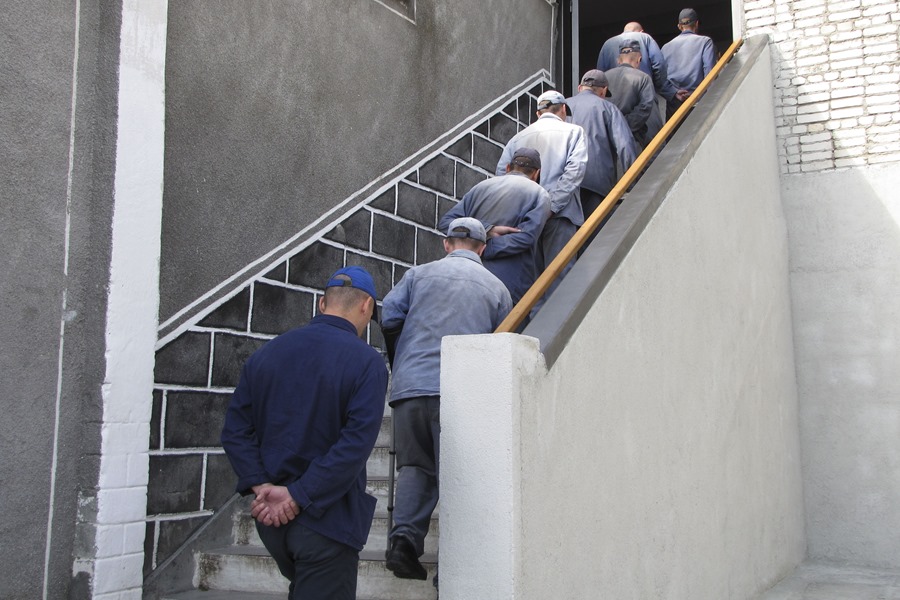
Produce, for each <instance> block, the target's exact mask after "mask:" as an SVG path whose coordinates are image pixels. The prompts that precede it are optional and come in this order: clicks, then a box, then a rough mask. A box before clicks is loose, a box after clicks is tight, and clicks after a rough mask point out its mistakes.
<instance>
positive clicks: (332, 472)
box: [222, 267, 388, 600]
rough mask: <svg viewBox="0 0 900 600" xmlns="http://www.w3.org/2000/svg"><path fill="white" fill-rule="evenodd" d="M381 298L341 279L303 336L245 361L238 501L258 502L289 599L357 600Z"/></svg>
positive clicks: (235, 429) (297, 333) (378, 388)
mask: <svg viewBox="0 0 900 600" xmlns="http://www.w3.org/2000/svg"><path fill="white" fill-rule="evenodd" d="M376 296H377V295H376V292H375V284H374V282H373V281H372V277H371V276H370V275H369V273H367V272H366V271H365V269H363V268H362V267H345V268H343V269H340V270H339V271H337V272H336V273H335V274H334V275H333V276H332V277H331V279H329V281H328V283H327V284H326V288H325V294H324V296H323V297H322V298H320V299H319V314H318V315H317V316H316V317H314V318H313V319H312V321H311V322H310V323H309V324H308V325H307V326H305V327H301V328H299V329H294V330H292V331H289V332H288V333H285V334H283V335H280V336H278V337H277V338H275V339H274V340H272V341H270V342H268V343H267V344H266V345H265V346H263V347H262V348H260V349H259V350H258V351H257V352H256V353H254V354H253V356H251V357H250V358H249V359H248V360H247V362H246V363H245V364H244V368H243V370H242V371H241V378H240V382H239V383H238V386H237V388H236V389H235V391H234V396H233V397H232V400H231V404H230V405H229V407H228V411H227V412H226V415H225V426H224V428H223V430H222V446H223V447H224V448H225V452H226V454H227V455H228V459H229V461H230V462H231V466H232V467H233V468H234V471H235V473H236V474H237V476H238V483H237V491H238V492H239V493H241V494H250V493H253V494H255V495H256V498H255V499H254V501H253V505H252V514H253V516H254V517H255V518H256V520H257V531H258V532H259V536H260V538H261V539H262V541H263V544H265V546H266V548H267V549H268V550H269V553H270V554H271V555H272V557H273V558H274V559H275V561H276V563H277V564H278V568H279V570H280V571H281V573H282V574H283V575H284V576H285V577H286V578H288V579H289V580H290V581H291V586H290V598H291V599H292V600H294V599H301V598H302V599H303V600H310V599H322V600H326V599H327V600H335V599H341V600H353V599H355V598H356V574H357V567H358V564H359V551H360V550H361V549H362V547H363V545H364V544H365V542H366V537H367V536H368V533H369V528H370V527H371V524H372V516H373V514H374V512H375V498H373V497H372V496H369V495H368V494H366V460H367V459H368V457H369V454H371V452H372V448H373V447H374V445H375V439H376V437H377V436H378V430H379V428H380V427H381V421H382V418H383V416H384V401H385V394H386V391H387V382H388V374H387V368H386V367H385V364H384V359H383V358H382V357H381V355H380V354H379V353H378V352H377V351H375V350H374V349H373V348H372V347H370V346H369V345H368V344H366V342H364V341H363V340H362V339H360V338H361V336H362V334H363V332H364V331H365V328H366V325H367V324H368V322H369V320H370V319H371V317H372V315H373V313H374V310H375V298H376Z"/></svg>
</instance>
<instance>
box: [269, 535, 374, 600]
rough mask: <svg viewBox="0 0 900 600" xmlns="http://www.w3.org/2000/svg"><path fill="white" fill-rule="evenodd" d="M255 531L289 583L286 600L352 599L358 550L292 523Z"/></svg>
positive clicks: (354, 588) (353, 596)
mask: <svg viewBox="0 0 900 600" xmlns="http://www.w3.org/2000/svg"><path fill="white" fill-rule="evenodd" d="M256 530H257V531H258V532H259V537H260V539H261V540H262V542H263V544H264V545H265V547H266V549H267V550H268V551H269V554H271V555H272V558H274V559H275V562H276V564H277V565H278V570H279V571H281V574H282V575H284V576H285V577H286V578H287V579H288V580H290V582H291V586H290V595H289V596H288V598H289V599H290V600H355V599H356V574H357V569H358V566H359V551H358V550H356V548H351V547H350V546H347V545H346V544H342V543H340V542H336V541H334V540H332V539H331V538H327V537H325V536H324V535H320V534H318V533H316V532H315V531H313V530H311V529H308V528H306V527H304V526H303V525H301V524H300V523H298V522H297V520H296V519H295V520H293V521H291V522H290V523H288V524H287V525H282V526H281V527H267V526H266V525H262V524H260V523H259V522H257V523H256Z"/></svg>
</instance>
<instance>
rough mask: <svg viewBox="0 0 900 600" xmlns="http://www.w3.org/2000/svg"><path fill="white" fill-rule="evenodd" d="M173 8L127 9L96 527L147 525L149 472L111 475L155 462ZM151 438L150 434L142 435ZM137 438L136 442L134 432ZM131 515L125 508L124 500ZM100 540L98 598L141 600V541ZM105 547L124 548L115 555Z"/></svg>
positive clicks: (154, 2) (126, 4)
mask: <svg viewBox="0 0 900 600" xmlns="http://www.w3.org/2000/svg"><path fill="white" fill-rule="evenodd" d="M167 12H168V2H167V0H123V3H122V21H121V29H120V31H119V36H120V46H119V68H118V74H119V81H118V84H119V87H118V107H117V118H118V121H117V126H116V132H117V137H116V163H115V175H114V184H113V211H112V227H111V252H110V266H109V284H108V290H109V291H108V301H107V309H106V338H105V357H106V372H105V374H104V380H103V385H102V389H101V395H102V402H103V423H102V426H101V450H100V478H99V482H98V490H97V516H96V522H95V523H93V524H89V525H94V526H96V527H100V526H109V525H115V526H120V527H127V526H129V525H135V524H143V523H144V522H145V519H146V513H147V506H146V500H145V501H144V502H143V506H140V507H139V506H132V503H133V502H134V501H136V500H137V498H143V499H146V494H147V473H139V474H138V473H134V474H132V473H129V475H128V479H127V480H125V483H124V485H122V483H121V478H117V477H114V476H111V473H110V469H111V468H113V467H112V465H114V464H115V461H116V459H117V458H119V459H120V458H121V457H122V456H125V457H132V456H146V455H148V450H149V429H150V420H151V411H152V404H153V403H152V402H151V398H152V396H153V364H154V347H155V342H156V327H157V315H158V312H159V259H160V248H161V241H160V239H161V230H162V189H163V155H164V152H163V150H164V142H165V58H166V52H165V51H166V27H167ZM145 431H146V435H142V434H143V433H144V432H145ZM133 432H137V434H135V433H133ZM124 499H127V504H128V506H127V507H126V508H123V506H122V504H123V500H124ZM111 538H112V536H109V537H99V536H98V537H97V540H96V542H95V543H96V547H95V549H94V554H93V556H91V557H82V560H80V561H79V566H85V565H84V563H85V562H86V561H85V560H84V559H85V558H86V559H87V562H89V563H90V567H89V568H90V571H91V572H92V573H93V577H92V581H91V588H92V592H93V594H95V595H98V594H113V595H122V596H125V595H133V594H135V593H139V591H140V589H141V588H142V586H143V573H142V563H143V560H142V557H143V553H144V540H143V537H142V536H131V537H128V538H127V539H126V540H124V541H123V540H121V539H118V540H116V539H111ZM106 544H117V545H116V546H115V548H113V547H109V548H107V547H105V545H106Z"/></svg>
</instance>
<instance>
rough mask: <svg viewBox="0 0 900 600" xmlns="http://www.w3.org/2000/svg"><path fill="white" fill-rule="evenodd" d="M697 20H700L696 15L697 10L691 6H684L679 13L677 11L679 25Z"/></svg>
mask: <svg viewBox="0 0 900 600" xmlns="http://www.w3.org/2000/svg"><path fill="white" fill-rule="evenodd" d="M698 20H700V17H699V16H698V15H697V11H696V10H694V9H693V8H685V9H684V10H682V11H681V12H680V13H678V24H679V25H690V24H691V23H696V22H697V21H698Z"/></svg>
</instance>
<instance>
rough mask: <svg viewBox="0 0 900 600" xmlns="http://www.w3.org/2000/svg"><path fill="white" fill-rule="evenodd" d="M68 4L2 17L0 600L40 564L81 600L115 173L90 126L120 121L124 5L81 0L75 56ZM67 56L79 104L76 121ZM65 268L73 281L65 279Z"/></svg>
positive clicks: (40, 570)
mask: <svg viewBox="0 0 900 600" xmlns="http://www.w3.org/2000/svg"><path fill="white" fill-rule="evenodd" d="M75 6H76V4H75V2H74V1H65V2H58V1H57V2H49V1H46V0H45V1H39V2H12V1H4V2H2V7H0V12H2V14H3V19H2V30H3V35H2V36H0V53H2V55H3V57H4V58H3V61H2V64H0V93H2V100H0V194H2V200H0V210H2V219H0V257H2V258H0V265H2V267H0V268H2V271H0V339H2V340H3V344H2V346H0V373H2V374H3V376H2V377H0V398H2V402H3V419H0V455H2V457H3V459H2V461H0V481H2V482H3V485H2V486H0V490H2V491H0V494H2V495H0V509H2V511H3V514H4V515H5V518H4V519H3V520H2V522H0V539H2V540H4V541H3V544H2V551H0V597H2V598H4V599H19V598H22V599H24V598H35V597H38V596H39V595H40V593H41V592H40V590H41V588H42V586H43V580H44V572H45V564H46V565H49V575H48V583H49V596H50V597H51V598H61V597H64V596H65V595H66V594H67V593H70V594H72V595H73V596H72V597H79V595H78V594H79V592H78V591H77V588H78V586H77V585H76V586H74V587H73V586H72V585H71V582H70V579H71V573H72V556H73V551H74V548H75V541H74V540H75V537H76V536H75V520H76V507H77V498H78V490H79V489H88V488H91V487H92V486H93V485H94V484H95V483H96V473H97V457H96V454H97V452H98V448H99V430H98V428H97V427H96V426H93V425H90V423H92V422H96V421H97V419H98V417H99V408H98V402H99V384H100V380H101V378H102V376H103V364H104V363H103V319H104V313H105V304H104V297H105V294H104V289H105V287H104V282H105V279H104V276H105V271H106V268H107V267H106V266H107V264H108V250H107V248H108V227H109V216H110V215H109V206H110V200H109V198H110V197H111V175H110V174H111V164H112V156H111V152H112V144H111V142H110V139H111V135H112V132H110V131H109V129H108V128H107V126H106V124H107V123H108V122H109V121H108V120H107V119H104V118H98V116H99V115H114V114H115V103H114V97H113V96H112V95H111V94H114V91H115V89H114V88H115V76H114V73H115V70H114V68H113V69H112V70H110V67H109V65H110V62H112V64H113V65H114V64H116V58H117V56H116V54H117V43H118V42H117V40H118V30H117V18H118V17H117V15H118V14H119V12H120V8H119V6H120V3H119V2H118V1H102V0H82V2H81V32H80V42H79V43H78V45H77V46H76V33H75V32H76V11H75ZM109 15H112V17H109ZM76 56H77V57H78V65H79V70H78V84H77V90H78V102H77V109H76V110H75V111H74V113H73V111H72V89H73V81H74V80H73V64H74V61H75V57H76ZM101 74H105V75H101ZM73 124H74V127H75V136H74V140H75V141H74V146H73V149H74V154H73V156H74V160H73V163H72V166H73V168H72V170H71V186H70V189H71V194H70V198H71V210H70V222H69V223H70V224H69V227H68V231H69V238H68V239H69V242H68V245H67V244H66V230H67V225H66V203H67V185H68V182H69V176H70V169H69V147H70V132H71V130H72V125H73ZM66 256H68V275H65V274H64V262H65V259H66ZM64 294H66V296H67V303H66V315H65V316H66V323H65V327H64V334H63V339H64V344H62V346H61V343H60V337H61V336H60V323H61V320H62V319H63V317H64V313H63V308H62V307H63V295H64ZM61 347H62V349H63V352H62V354H61V353H60V349H61ZM60 358H61V360H60ZM58 386H59V393H57V387H58ZM57 398H58V399H59V403H58V404H59V408H58V411H59V419H58V420H57V418H56V414H57ZM57 422H58V423H59V426H58V444H57V452H56V463H55V465H54V452H53V447H54V432H55V431H56V427H57V425H56V424H57ZM54 475H55V480H53V476H54ZM51 481H53V482H54V485H55V488H54V492H55V493H53V494H52V495H51ZM51 506H52V509H51ZM51 513H52V514H51ZM51 517H52V519H51ZM48 523H52V525H51V526H50V527H49V531H50V541H49V546H50V548H51V551H50V553H49V561H47V560H45V549H46V547H47V546H48ZM85 541H86V542H87V543H88V544H89V543H90V540H85Z"/></svg>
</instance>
